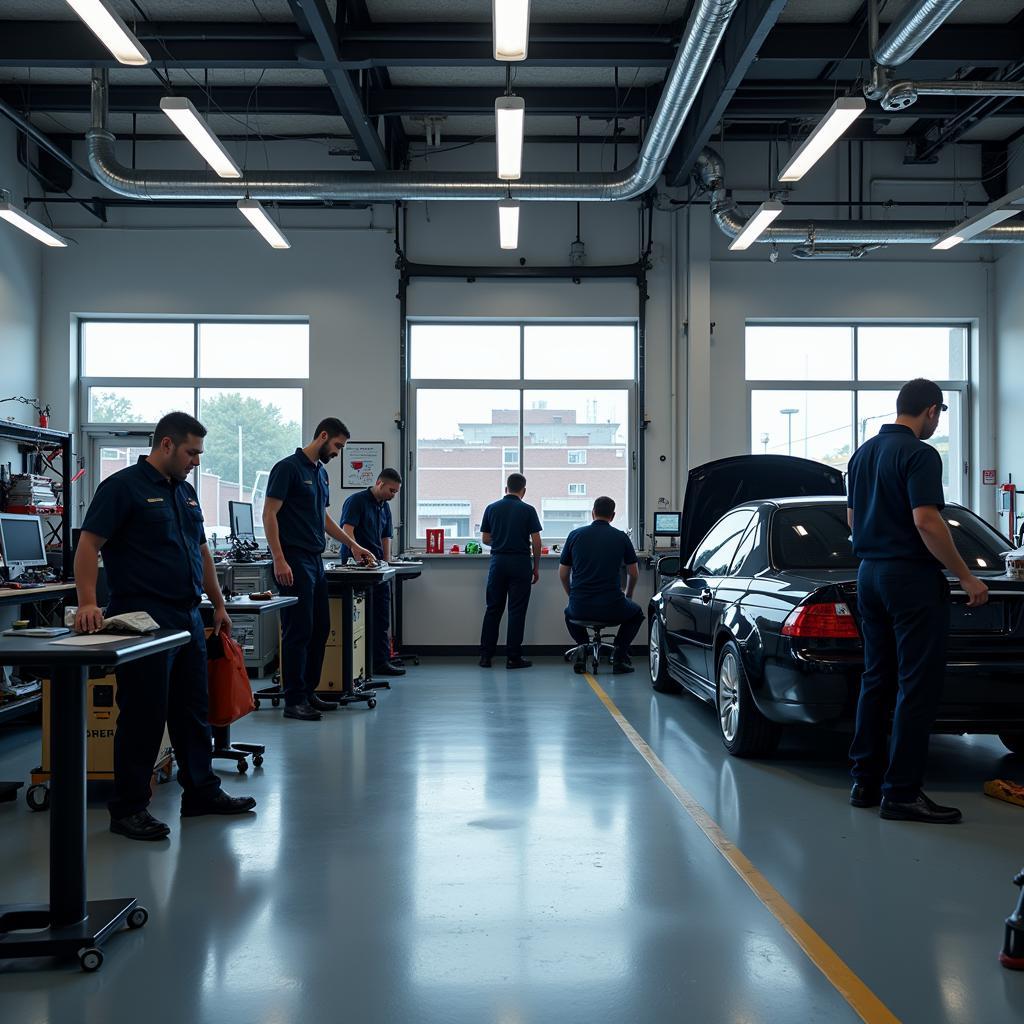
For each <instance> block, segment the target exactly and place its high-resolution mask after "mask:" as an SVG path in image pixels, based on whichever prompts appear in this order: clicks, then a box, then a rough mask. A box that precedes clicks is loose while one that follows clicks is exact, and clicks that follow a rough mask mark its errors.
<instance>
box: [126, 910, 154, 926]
mask: <svg viewBox="0 0 1024 1024" xmlns="http://www.w3.org/2000/svg"><path fill="white" fill-rule="evenodd" d="M127 920H128V927H129V928H142V927H143V926H144V925H145V923H146V922H147V921H148V920H149V911H148V910H147V909H146V908H145V907H136V908H135V909H134V910H133V911H132V912H131V913H130V914H129V915H128V919H127Z"/></svg>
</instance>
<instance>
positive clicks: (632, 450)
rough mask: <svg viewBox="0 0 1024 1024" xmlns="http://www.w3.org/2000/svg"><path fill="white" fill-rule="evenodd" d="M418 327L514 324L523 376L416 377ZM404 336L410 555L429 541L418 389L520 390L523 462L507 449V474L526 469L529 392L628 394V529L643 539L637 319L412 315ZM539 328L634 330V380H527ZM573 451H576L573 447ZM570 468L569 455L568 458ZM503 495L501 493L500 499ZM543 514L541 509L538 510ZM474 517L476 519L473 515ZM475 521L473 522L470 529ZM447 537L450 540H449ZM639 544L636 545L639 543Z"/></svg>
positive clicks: (406, 541) (405, 511)
mask: <svg viewBox="0 0 1024 1024" xmlns="http://www.w3.org/2000/svg"><path fill="white" fill-rule="evenodd" d="M419 324H451V325H453V326H459V327H465V326H473V325H480V326H492V325H495V324H504V325H509V324H513V325H515V326H517V327H518V328H519V377H518V378H499V379H488V378H475V377H474V378H459V379H454V380H453V379H449V378H416V377H413V376H412V373H411V363H412V359H411V356H410V353H411V350H412V345H413V344H414V341H413V333H414V329H415V327H416V326H417V325H419ZM404 326H405V330H404V333H403V338H404V340H405V345H406V349H407V351H406V355H405V358H404V361H403V365H404V367H405V370H404V380H403V381H402V387H403V389H404V394H405V403H406V404H405V408H406V410H407V414H406V433H405V449H406V450H405V467H406V470H405V472H406V484H405V486H404V487H403V488H402V499H403V504H402V522H403V524H408V529H407V531H406V532H403V535H402V547H403V549H405V550H410V551H422V550H423V548H424V545H425V542H424V540H422V539H420V538H418V537H417V536H416V519H417V514H416V508H417V504H418V496H417V476H418V465H417V461H416V451H417V441H418V436H419V433H418V429H417V423H416V413H417V397H418V392H419V391H421V390H422V391H441V390H453V391H459V390H462V391H516V392H518V394H519V461H518V464H517V465H516V466H512V465H506V464H504V451H503V453H502V461H503V464H502V472H503V473H504V474H505V475H508V474H509V473H512V472H516V471H518V472H522V471H523V457H524V440H525V437H524V420H525V416H524V411H525V410H524V397H523V396H524V394H525V392H528V391H589V392H594V391H625V392H627V418H626V443H625V445H624V446H623V447H624V448H625V450H626V451H627V452H628V453H629V455H628V459H629V461H628V462H627V465H626V492H627V494H628V496H629V521H628V523H627V524H626V526H625V527H624V528H625V529H627V530H628V532H629V535H630V536H631V537H632V538H637V537H638V536H639V533H638V531H639V528H640V524H641V522H642V515H643V510H642V509H641V508H640V493H641V489H640V482H639V474H638V472H637V464H638V458H639V454H638V453H639V444H640V428H641V424H640V423H639V407H638V395H639V390H640V389H639V382H640V372H641V368H642V366H643V365H644V360H643V351H642V334H641V331H640V324H639V321H638V319H637V318H636V317H635V316H634V317H622V318H621V319H616V318H602V319H597V320H587V319H583V318H578V317H569V318H564V319H558V318H538V319H534V318H518V317H517V318H482V317H470V318H462V317H417V316H409V317H407V318H406V321H405V325H404ZM536 326H559V327H574V326H575V327H601V326H614V327H629V328H630V329H631V330H632V332H633V377H632V379H625V380H588V379H585V378H577V379H572V380H570V379H558V378H555V379H548V378H527V377H526V376H525V372H526V366H525V360H526V345H525V337H526V328H528V327H536ZM570 450H574V449H570ZM566 462H567V464H568V456H567V457H566ZM584 465H585V463H584ZM499 496H500V491H497V492H496V494H495V497H499ZM538 511H539V510H538ZM470 518H471V519H472V517H470ZM542 518H543V517H542ZM472 527H473V523H472V521H471V522H470V529H472ZM446 539H447V538H446ZM474 539H476V538H474V537H472V536H469V537H458V538H455V537H453V538H451V540H452V541H453V542H455V543H462V542H464V541H468V540H474ZM634 543H635V541H634ZM642 546H643V543H642V541H641V543H639V544H636V547H637V549H638V550H639V549H640V548H642Z"/></svg>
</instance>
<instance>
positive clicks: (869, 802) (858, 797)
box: [850, 782, 882, 807]
mask: <svg viewBox="0 0 1024 1024" xmlns="http://www.w3.org/2000/svg"><path fill="white" fill-rule="evenodd" d="M881 802H882V787H881V786H879V785H878V784H877V783H871V782H855V783H854V784H853V785H852V786H851V787H850V804H851V805H852V806H853V807H877V806H878V805H879V804H880V803H881Z"/></svg>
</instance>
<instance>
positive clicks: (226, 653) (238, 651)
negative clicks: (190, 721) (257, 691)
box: [206, 630, 256, 726]
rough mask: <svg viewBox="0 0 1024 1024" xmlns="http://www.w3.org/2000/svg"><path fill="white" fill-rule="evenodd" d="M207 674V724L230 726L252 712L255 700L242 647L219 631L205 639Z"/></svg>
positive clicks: (254, 707)
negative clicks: (208, 693) (208, 700)
mask: <svg viewBox="0 0 1024 1024" xmlns="http://www.w3.org/2000/svg"><path fill="white" fill-rule="evenodd" d="M206 658H207V674H208V677H209V688H210V725H218V726H224V725H230V724H231V723H232V722H237V721H238V719H240V718H244V717H245V716H246V715H247V714H249V712H250V711H254V710H255V709H256V700H255V698H254V697H253V694H252V686H251V684H250V683H249V673H248V672H246V670H245V655H244V654H242V648H241V647H239V646H238V644H237V643H235V641H234V640H233V639H232V638H231V637H230V636H228V634H227V633H225V632H223V631H221V634H220V636H214V635H213V632H212V630H208V631H207V637H206Z"/></svg>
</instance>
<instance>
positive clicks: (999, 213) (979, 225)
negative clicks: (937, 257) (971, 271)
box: [932, 200, 1020, 249]
mask: <svg viewBox="0 0 1024 1024" xmlns="http://www.w3.org/2000/svg"><path fill="white" fill-rule="evenodd" d="M1000 202H1002V200H1000ZM1018 213H1020V207H1019V206H1010V207H1006V206H1003V207H997V208H996V209H992V207H986V209H984V210H982V211H981V213H979V214H976V215H975V216H973V217H969V218H968V219H967V220H965V221H964V222H963V223H961V224H957V226H956V227H955V228H953V229H952V230H951V231H949V232H948V233H946V234H945V235H943V236H942V237H941V238H940V239H939V240H938V241H937V242H936V243H935V244H934V245H933V246H932V248H933V249H952V248H953V246H955V245H959V244H960V243H961V242H966V241H967V239H968V238H973V237H974V236H975V235H980V234H981V233H982V232H983V231H988V229H989V228H990V227H992V226H993V225H994V224H999V223H1001V222H1002V221H1004V220H1009V219H1010V218H1011V217H1016V216H1017V214H1018Z"/></svg>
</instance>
